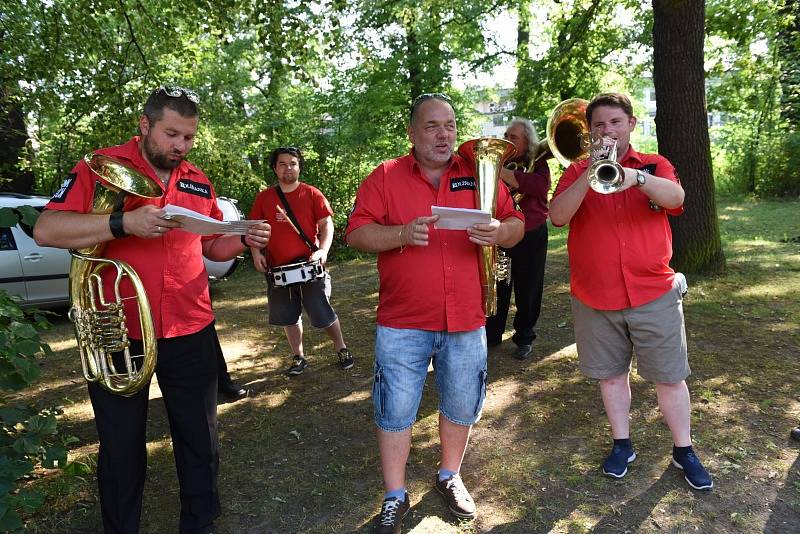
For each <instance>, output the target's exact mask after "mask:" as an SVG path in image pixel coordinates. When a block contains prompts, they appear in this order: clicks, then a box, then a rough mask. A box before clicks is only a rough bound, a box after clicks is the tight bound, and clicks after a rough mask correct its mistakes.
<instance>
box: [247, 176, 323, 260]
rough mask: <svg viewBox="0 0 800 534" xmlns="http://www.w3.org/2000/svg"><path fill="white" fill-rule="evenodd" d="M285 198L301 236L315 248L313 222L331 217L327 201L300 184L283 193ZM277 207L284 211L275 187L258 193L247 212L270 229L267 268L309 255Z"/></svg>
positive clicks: (315, 223) (300, 239) (306, 257)
mask: <svg viewBox="0 0 800 534" xmlns="http://www.w3.org/2000/svg"><path fill="white" fill-rule="evenodd" d="M285 195H286V201H287V202H288V203H289V206H291V208H292V213H293V214H294V216H295V218H297V222H298V223H300V227H301V228H302V229H303V233H305V234H306V237H307V238H308V239H310V240H311V241H312V242H313V243H314V244H315V245H317V246H319V239H318V238H317V231H318V228H317V221H319V220H320V219H323V218H325V217H328V216H330V215H333V210H332V209H331V205H330V204H329V203H328V199H326V198H325V195H323V194H322V192H321V191H320V190H319V189H317V188H316V187H314V186H312V185H308V184H304V183H302V182H300V183H299V184H298V186H297V188H296V189H295V190H294V191H292V192H291V193H285ZM278 206H280V207H281V208H283V209H284V210H285V208H284V207H283V203H282V202H281V200H280V198H279V197H278V193H277V191H276V190H275V187H270V188H269V189H265V190H263V191H261V192H260V193H259V194H258V196H257V197H256V200H255V201H254V202H253V207H252V208H251V209H250V218H251V219H265V220H266V221H267V222H268V223H269V225H270V226H271V227H272V233H271V234H270V237H269V245H267V254H268V255H269V258H268V260H269V264H270V265H271V266H277V265H286V264H287V263H293V262H296V261H298V260H300V261H302V260H303V259H308V258H309V256H311V249H310V248H309V247H308V245H306V242H305V241H303V238H302V237H300V236H299V235H298V233H297V232H295V231H294V229H293V228H292V225H291V224H290V223H289V218H288V217H285V216H284V215H283V213H281V211H280V210H279V209H278Z"/></svg>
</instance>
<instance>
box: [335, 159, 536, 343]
mask: <svg viewBox="0 0 800 534" xmlns="http://www.w3.org/2000/svg"><path fill="white" fill-rule="evenodd" d="M474 176H475V172H474V170H473V168H472V166H471V165H470V164H469V163H468V162H467V161H466V160H465V159H463V158H462V157H460V156H458V155H453V157H452V158H451V160H450V165H449V167H448V168H447V170H446V171H445V173H444V174H443V175H442V177H441V180H440V182H439V190H438V191H437V190H436V189H434V188H433V186H432V185H431V184H430V182H428V180H427V179H426V178H425V177H424V176H423V174H422V171H421V169H420V167H419V164H418V163H417V161H416V159H414V156H413V152H412V154H409V155H407V156H403V157H401V158H398V159H394V160H390V161H386V162H384V163H382V164H380V165H379V166H378V167H377V168H376V169H375V170H374V171H372V173H371V174H370V175H369V176H367V178H366V179H365V180H364V182H363V183H362V184H361V186H360V187H359V189H358V193H357V195H356V202H355V206H354V207H353V212H352V213H351V214H350V218H349V221H348V224H347V230H346V232H347V233H348V234H349V233H350V232H352V231H353V230H355V229H356V228H359V227H361V226H363V225H365V224H370V223H376V224H380V225H384V226H392V225H399V224H407V223H409V222H411V221H412V220H413V219H415V218H417V217H422V216H429V215H430V214H431V206H434V205H435V206H447V207H455V208H473V209H474V208H476V207H477V206H476V202H475V178H474ZM508 217H517V218H519V219H521V220H524V219H523V216H522V214H521V213H519V212H518V211H516V210H515V209H514V205H513V203H512V201H511V196H510V195H509V194H508V189H507V188H506V187H505V185H504V184H503V185H501V186H500V187H499V188H498V195H497V216H496V218H497V219H499V220H503V219H506V218H508ZM479 259H480V255H479V247H478V245H475V244H474V243H471V242H470V241H469V239H468V236H467V232H466V231H465V230H437V229H435V228H433V227H432V226H431V227H430V233H429V241H428V246H426V247H414V246H407V247H405V248H404V249H403V250H402V251H401V250H400V249H399V248H397V249H392V250H387V251H385V252H381V253H380V254H378V273H379V277H380V296H379V301H378V317H377V321H378V324H379V325H381V326H388V327H392V328H415V329H420V330H430V331H448V332H464V331H469V330H475V329H476V328H480V327H481V326H483V325H484V324H485V322H486V319H485V316H484V311H483V297H482V295H481V287H480V277H479V276H480V275H479V270H478V265H479Z"/></svg>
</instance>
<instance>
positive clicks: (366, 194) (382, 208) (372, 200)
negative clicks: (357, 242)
mask: <svg viewBox="0 0 800 534" xmlns="http://www.w3.org/2000/svg"><path fill="white" fill-rule="evenodd" d="M383 179H384V169H383V164H381V165H379V166H378V167H376V168H375V170H373V171H372V172H371V173H370V175H369V176H367V177H366V179H364V181H363V182H362V183H361V185H360V186H359V188H358V192H357V193H356V200H355V204H353V210H352V211H351V212H350V217H349V218H348V220H347V229H346V230H345V235H347V234H349V233H350V232H352V231H353V230H355V229H356V228H360V227H362V226H364V225H366V224H372V223H377V224H386V202H385V199H384V196H383V188H382V187H381V184H382V182H383Z"/></svg>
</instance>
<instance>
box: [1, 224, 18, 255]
mask: <svg viewBox="0 0 800 534" xmlns="http://www.w3.org/2000/svg"><path fill="white" fill-rule="evenodd" d="M0 250H17V243H16V242H15V241H14V236H13V235H12V234H11V228H0Z"/></svg>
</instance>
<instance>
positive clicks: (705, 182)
mask: <svg viewBox="0 0 800 534" xmlns="http://www.w3.org/2000/svg"><path fill="white" fill-rule="evenodd" d="M704 21H705V2H704V1H702V2H701V1H698V0H653V67H654V68H653V82H654V85H655V89H656V98H657V103H658V107H657V111H656V125H657V128H656V133H657V136H658V147H659V153H660V154H662V155H663V156H664V157H666V158H667V159H669V160H670V162H672V164H673V165H674V166H675V169H676V170H677V172H678V175H679V176H680V178H681V183H682V184H683V187H684V189H685V191H686V200H685V202H684V209H685V211H684V213H683V215H681V216H680V217H674V218H670V225H671V226H672V234H673V237H674V254H673V257H672V265H673V267H674V268H675V269H677V270H681V271H685V272H718V271H721V270H722V269H723V268H724V267H725V256H724V254H723V252H722V243H721V241H720V235H719V223H718V221H717V206H716V199H715V196H714V177H713V173H712V168H711V151H710V142H709V136H708V118H707V112H706V102H705V74H704V71H703V37H704Z"/></svg>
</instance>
